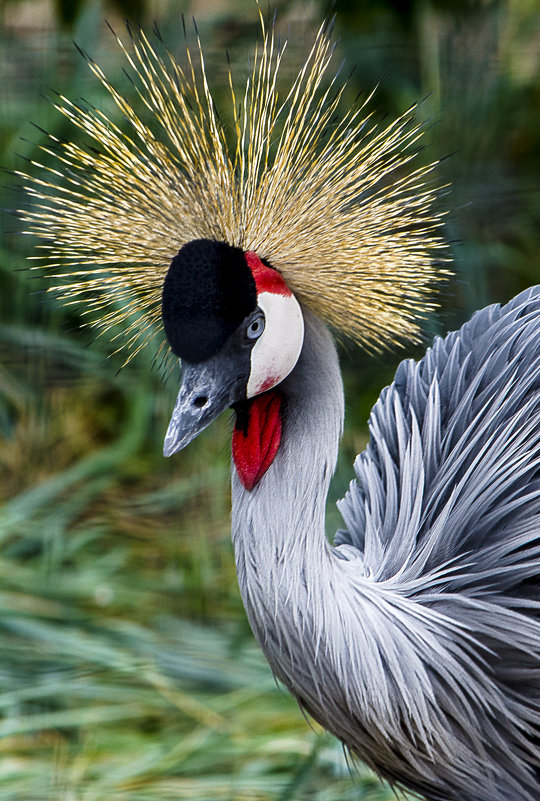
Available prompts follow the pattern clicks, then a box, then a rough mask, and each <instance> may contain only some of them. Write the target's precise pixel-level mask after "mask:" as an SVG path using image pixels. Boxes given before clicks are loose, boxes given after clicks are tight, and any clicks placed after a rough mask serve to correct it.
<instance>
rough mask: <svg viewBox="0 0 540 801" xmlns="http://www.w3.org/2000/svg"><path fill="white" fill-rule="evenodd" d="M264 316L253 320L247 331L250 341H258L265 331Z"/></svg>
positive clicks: (261, 315) (260, 315)
mask: <svg viewBox="0 0 540 801" xmlns="http://www.w3.org/2000/svg"><path fill="white" fill-rule="evenodd" d="M264 325H265V322H264V315H263V314H259V315H258V316H257V317H255V319H253V320H252V321H251V322H250V323H249V325H248V327H247V330H246V334H247V338H248V339H258V338H259V337H260V335H261V334H262V332H263V331H264Z"/></svg>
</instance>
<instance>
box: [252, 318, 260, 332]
mask: <svg viewBox="0 0 540 801" xmlns="http://www.w3.org/2000/svg"><path fill="white" fill-rule="evenodd" d="M259 326H260V322H259V321H258V320H255V321H254V322H253V323H251V326H250V328H251V333H252V334H256V333H257V331H258V330H259Z"/></svg>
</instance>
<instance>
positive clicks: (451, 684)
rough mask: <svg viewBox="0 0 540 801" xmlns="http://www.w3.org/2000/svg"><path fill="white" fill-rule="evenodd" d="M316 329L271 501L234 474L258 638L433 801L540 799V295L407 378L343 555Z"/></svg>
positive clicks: (334, 408) (369, 453)
mask: <svg viewBox="0 0 540 801" xmlns="http://www.w3.org/2000/svg"><path fill="white" fill-rule="evenodd" d="M305 317H306V337H305V344H304V348H303V350H302V354H301V356H300V359H299V361H298V364H297V366H296V368H295V370H294V371H293V372H292V373H291V375H290V376H289V377H288V378H287V379H286V380H285V381H284V382H283V383H282V385H281V388H282V391H283V393H284V396H285V399H286V412H285V419H284V432H283V440H282V445H281V448H280V451H279V453H278V455H277V457H276V459H275V461H274V463H273V464H272V466H271V467H270V468H269V470H268V473H267V474H266V476H265V480H264V481H261V482H260V484H259V485H258V486H257V487H256V488H255V489H254V490H253V491H247V490H245V489H244V487H243V486H242V485H241V483H240V481H239V480H238V477H237V476H236V474H235V471H233V539H234V546H235V552H236V560H237V569H238V578H239V583H240V588H241V592H242V596H243V599H244V603H245V606H246V610H247V614H248V617H249V620H250V623H251V626H252V627H253V630H254V632H255V635H256V636H257V639H258V640H259V642H260V644H261V647H262V648H263V650H264V652H265V654H266V656H267V658H268V660H269V662H270V664H271V666H272V668H273V670H274V672H275V673H276V675H277V676H278V677H279V678H280V679H281V680H282V681H283V682H284V683H285V685H286V686H287V687H288V688H289V690H290V691H291V692H292V693H293V694H294V695H295V696H296V697H297V698H298V699H299V701H300V703H301V704H302V706H303V707H304V708H305V709H306V710H307V711H308V712H309V713H310V714H311V715H313V717H314V718H315V719H317V720H318V721H319V722H320V723H322V724H323V725H324V726H325V727H326V728H328V729H329V730H330V731H332V732H333V733H334V734H335V735H336V736H338V737H339V738H340V739H341V740H342V741H343V742H344V743H345V745H346V746H347V747H348V748H349V749H350V750H351V751H352V752H354V753H356V754H358V755H360V756H361V758H362V759H363V760H365V761H366V762H368V763H369V764H370V765H372V766H373V767H374V768H375V769H376V770H377V771H378V772H379V773H380V774H381V775H383V776H384V777H386V778H387V779H389V780H390V781H391V782H393V783H398V784H401V785H403V786H406V787H409V788H412V789H414V790H417V791H418V792H420V793H422V794H424V795H425V796H426V797H427V798H429V799H433V801H535V799H537V798H538V794H539V789H540V784H539V765H540V750H539V740H538V737H539V733H540V620H539V617H538V614H539V610H538V605H539V601H540V584H539V579H538V576H539V573H540V288H536V289H532V290H529V291H528V292H525V293H523V294H522V295H520V296H519V297H517V298H515V299H514V300H513V301H512V302H511V303H509V304H508V305H506V306H505V307H503V308H500V307H498V306H491V307H488V308H487V309H484V310H482V311H480V312H478V313H477V314H476V315H475V316H474V317H473V318H472V320H471V321H470V322H469V323H467V324H466V325H465V326H463V328H462V329H461V330H459V331H457V332H454V333H451V334H449V335H448V336H447V337H446V338H445V339H437V340H436V341H435V343H434V345H433V347H432V348H431V349H429V350H428V352H427V353H426V355H425V357H424V358H423V359H422V361H420V362H419V363H415V362H413V361H411V360H408V361H404V362H403V363H402V364H401V365H400V367H399V369H398V371H397V374H396V378H395V381H394V383H393V384H392V385H391V386H390V387H387V388H386V389H385V390H384V391H383V393H382V395H381V397H380V399H379V401H378V403H377V404H376V406H375V407H374V409H373V412H372V415H371V419H370V432H371V440H370V443H369V445H368V447H367V449H366V451H365V452H364V453H362V454H361V455H360V456H359V457H358V459H357V461H356V465H355V469H356V474H357V480H356V481H355V482H353V484H352V485H351V488H350V491H349V492H348V494H347V496H346V497H345V498H344V499H343V501H341V503H340V510H341V512H342V514H343V517H344V520H345V523H346V526H347V530H345V531H340V532H338V534H337V536H336V539H335V542H334V546H333V547H332V546H331V545H330V544H329V543H328V542H327V540H326V537H325V533H324V509H325V502H326V496H327V491H328V484H329V481H330V477H331V475H332V473H333V470H334V466H335V461H336V457H337V450H338V442H339V437H340V432H341V427H342V421H343V396H342V388H341V378H340V374H339V367H338V361H337V356H336V352H335V348H334V345H333V343H332V340H331V338H330V336H329V334H328V333H327V332H326V329H325V327H324V325H323V324H322V323H321V322H320V321H319V320H318V319H317V318H316V317H315V316H314V315H310V314H308V313H305Z"/></svg>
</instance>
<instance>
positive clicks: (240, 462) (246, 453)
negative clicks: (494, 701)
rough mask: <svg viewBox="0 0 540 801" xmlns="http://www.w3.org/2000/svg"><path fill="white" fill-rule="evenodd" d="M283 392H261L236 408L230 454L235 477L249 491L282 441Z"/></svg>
mask: <svg viewBox="0 0 540 801" xmlns="http://www.w3.org/2000/svg"><path fill="white" fill-rule="evenodd" d="M282 401H283V398H282V395H281V392H280V391H279V390H278V389H272V390H270V391H269V392H263V393H262V394H261V395H257V396H256V397H255V398H252V399H251V400H248V401H245V402H244V403H242V404H238V405H237V406H236V407H235V411H236V422H235V426H234V432H233V438H232V453H233V460H234V464H235V467H236V472H237V473H238V477H239V479H240V481H241V482H242V484H243V485H244V487H245V488H246V489H247V490H252V489H253V488H254V487H255V486H256V485H257V484H258V483H259V481H260V480H261V478H262V477H263V476H264V474H265V473H266V471H267V470H268V468H269V467H270V465H271V464H272V462H273V461H274V459H275V457H276V454H277V452H278V449H279V444H280V442H281V429H282V419H281V412H282Z"/></svg>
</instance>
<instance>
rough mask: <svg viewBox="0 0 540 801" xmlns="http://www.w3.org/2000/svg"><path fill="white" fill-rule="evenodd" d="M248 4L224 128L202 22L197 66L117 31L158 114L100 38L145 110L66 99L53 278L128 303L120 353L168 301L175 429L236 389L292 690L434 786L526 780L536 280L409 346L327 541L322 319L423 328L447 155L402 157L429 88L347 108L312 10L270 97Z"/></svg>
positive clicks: (490, 799)
mask: <svg viewBox="0 0 540 801" xmlns="http://www.w3.org/2000/svg"><path fill="white" fill-rule="evenodd" d="M261 25H262V44H261V45H260V47H258V48H257V49H256V50H255V54H254V57H253V61H252V68H251V72H250V74H249V76H248V80H247V82H246V88H245V92H244V97H243V101H242V102H241V103H237V99H236V95H235V90H234V88H233V80H232V77H231V100H232V104H231V120H232V123H231V124H232V130H231V131H226V130H225V128H224V123H223V120H222V119H221V118H220V117H219V116H218V115H217V112H216V110H215V105H214V102H213V99H212V95H211V93H210V89H209V86H208V82H207V76H206V73H205V68H204V60H203V57H202V51H201V50H200V44H199V45H198V48H199V52H200V59H199V67H198V68H197V67H196V66H195V59H194V58H193V57H192V54H191V52H190V50H189V48H188V49H187V52H186V58H187V66H184V67H181V66H180V65H179V64H178V63H177V62H176V61H175V60H174V59H173V58H172V56H170V54H168V53H167V54H166V55H165V56H162V55H160V54H159V53H158V52H157V50H155V49H154V48H153V47H152V46H151V45H150V43H149V40H148V39H147V38H146V37H145V35H144V34H143V33H142V32H138V33H136V34H133V33H132V34H131V35H132V50H129V49H128V48H127V47H126V46H124V45H123V44H122V43H121V42H120V46H121V47H122V50H123V51H124V53H125V55H126V58H127V59H128V62H129V67H130V70H131V73H132V75H133V80H134V84H135V86H136V87H138V88H137V92H138V97H139V100H141V101H142V106H143V108H144V109H145V111H146V112H147V114H148V115H149V117H150V123H148V122H146V121H144V120H143V119H141V117H140V116H139V114H138V113H137V112H136V111H135V110H134V107H133V106H132V105H130V103H129V102H128V100H127V99H126V97H125V96H124V95H123V94H122V92H120V91H118V90H117V89H115V88H114V86H113V85H112V84H111V83H110V81H109V80H108V79H107V78H106V77H105V75H104V74H103V73H102V71H101V70H100V68H99V67H98V66H97V65H95V64H94V62H92V61H91V60H90V66H91V69H92V70H93V72H94V74H95V75H96V76H97V77H98V78H99V80H100V81H101V82H102V84H103V86H104V87H105V88H106V90H107V91H108V92H109V94H110V96H111V98H112V100H113V102H114V104H115V106H116V107H117V109H118V110H119V111H120V112H121V114H122V116H123V118H124V119H125V120H126V121H127V125H128V126H130V131H129V132H128V133H126V132H125V131H124V129H122V128H121V127H119V124H118V123H116V122H115V121H114V120H112V119H110V118H109V117H107V115H106V114H105V113H104V112H101V111H100V110H98V109H95V108H92V107H88V108H86V107H84V106H78V105H75V104H74V103H72V102H71V101H69V100H67V99H66V98H62V97H61V98H60V99H59V101H58V103H57V108H58V109H59V110H60V111H61V113H62V114H64V116H65V117H67V118H68V119H69V120H70V121H71V122H72V123H74V125H75V126H77V127H78V128H79V129H81V130H83V131H84V132H85V133H86V134H87V135H88V136H89V137H90V139H91V142H90V146H89V147H88V148H87V149H85V148H84V147H83V146H81V145H78V144H72V143H70V142H68V141H59V140H58V139H57V138H56V137H54V136H51V140H52V141H51V143H50V144H49V146H48V147H47V146H45V147H44V148H43V149H44V150H46V152H47V153H48V154H49V155H50V156H53V157H56V158H57V159H58V161H57V165H56V166H57V169H55V168H53V167H49V168H47V167H43V166H42V165H39V164H38V163H37V162H36V163H35V168H36V170H39V169H40V170H41V172H40V173H39V175H38V177H35V176H24V178H25V181H26V186H27V190H28V193H29V196H30V199H31V201H32V203H33V205H32V206H31V207H30V209H29V210H24V211H23V217H24V219H25V220H26V221H27V224H28V229H27V231H26V232H27V233H33V234H37V235H39V236H40V237H41V238H42V245H41V247H42V248H43V250H42V251H41V252H42V254H43V256H42V258H44V259H45V264H46V265H48V268H49V272H52V276H53V279H54V282H55V283H54V286H53V287H52V289H53V290H54V291H56V292H58V293H59V294H60V296H61V297H63V298H64V299H66V300H67V301H68V302H69V303H72V302H73V300H74V299H81V298H82V299H83V300H84V301H85V308H84V313H88V312H90V313H91V314H92V313H93V314H94V315H95V319H94V321H93V322H94V323H95V324H96V325H97V326H98V328H99V329H100V330H101V332H102V333H105V332H110V331H111V329H114V330H115V331H117V327H118V326H121V325H124V326H125V329H126V333H125V339H124V342H123V345H122V346H123V347H125V348H127V350H128V352H129V355H128V357H127V359H126V361H129V359H130V358H131V357H132V356H133V355H134V354H135V353H137V351H138V350H139V349H140V348H141V347H142V346H143V345H144V344H146V343H147V342H148V340H149V338H151V336H152V332H153V330H154V328H155V327H156V326H158V325H159V326H161V324H162V326H163V329H164V332H165V335H166V338H167V343H168V346H165V345H164V344H163V343H162V345H161V348H160V350H158V353H163V352H164V348H165V347H169V348H170V350H171V351H172V353H173V354H174V356H176V357H177V358H178V359H180V360H181V361H182V378H181V385H180V389H179V393H178V398H177V401H176V404H175V407H174V410H173V414H172V418H171V422H170V425H169V428H168V431H167V434H166V437H165V444H164V453H165V455H167V456H170V455H172V454H173V453H175V452H176V451H178V450H180V449H181V448H183V447H185V446H186V445H187V444H188V443H189V442H190V441H191V440H192V439H193V438H194V437H195V436H197V434H198V433H199V432H200V431H202V430H203V429H204V428H206V426H208V425H209V424H210V423H211V422H212V420H214V419H215V417H217V415H218V414H220V413H221V412H222V411H224V410H225V409H227V408H229V407H231V408H233V409H234V411H235V414H236V422H235V427H234V432H233V441H232V452H233V471H232V528H233V531H232V534H233V542H234V550H235V558H236V565H237V572H238V580H239V585H240V591H241V593H242V597H243V601H244V605H245V608H246V613H247V616H248V618H249V621H250V624H251V626H252V629H253V632H254V634H255V636H256V637H257V639H258V641H259V643H260V645H261V647H262V649H263V651H264V652H265V654H266V656H267V658H268V661H269V662H270V665H271V667H272V669H273V671H274V673H275V674H276V675H277V676H278V677H279V678H280V679H281V680H282V681H283V683H284V684H285V685H286V686H287V687H288V689H289V690H290V691H291V692H292V693H293V695H295V696H296V698H297V699H298V700H299V702H300V704H301V705H302V707H303V708H304V709H305V710H306V711H307V712H308V713H309V714H310V715H312V716H313V717H314V718H315V719H316V720H317V721H319V722H320V723H321V724H322V725H323V726H325V727H326V728H327V729H329V730H330V731H331V732H333V734H335V735H336V736H337V737H338V738H339V739H340V740H341V741H342V742H343V743H344V744H345V746H346V747H347V748H348V749H349V750H350V751H351V752H352V753H354V754H356V755H358V756H359V757H360V758H362V759H364V760H365V761H366V762H367V763H368V764H369V765H371V766H372V767H373V768H374V769H375V770H376V771H377V772H378V773H379V774H380V775H381V776H383V777H385V778H386V779H388V780H389V781H390V782H391V783H392V784H393V785H395V786H397V787H406V788H410V789H412V790H415V791H417V792H419V793H421V794H423V795H424V796H425V797H426V798H427V799H430V801H536V800H537V798H538V795H539V792H538V791H539V788H540V783H539V769H540V753H539V748H538V743H539V739H540V738H539V734H540V622H539V620H538V604H539V602H540V589H539V572H540V571H539V567H540V467H539V464H540V350H539V348H540V289H539V288H536V289H532V290H530V291H529V292H528V293H524V294H523V295H521V296H519V297H518V298H516V299H515V300H514V301H512V302H511V303H509V304H507V306H505V307H502V308H499V307H496V306H493V307H489V308H487V309H484V310H483V311H481V312H479V313H477V315H475V317H474V318H473V319H472V320H471V321H470V322H469V323H467V324H466V325H465V326H464V327H463V328H462V329H460V331H458V332H454V333H452V334H449V335H448V336H447V337H446V338H445V339H437V340H436V341H435V343H434V345H433V347H432V348H431V349H429V350H428V352H427V354H426V356H425V357H424V358H423V359H422V360H421V361H420V362H419V363H418V364H415V363H414V362H411V361H405V362H403V363H402V364H401V365H400V367H399V369H398V371H397V374H396V378H395V381H394V383H393V384H392V385H391V386H390V387H388V388H386V389H385V390H383V393H382V394H381V397H380V399H379V401H378V403H377V404H376V406H375V408H374V410H373V412H372V416H371V421H370V432H371V440H370V443H369V445H368V447H367V449H366V450H365V452H364V453H363V454H361V455H360V456H359V457H358V459H357V461H356V465H355V469H356V475H357V478H356V481H355V482H353V484H352V485H351V488H350V490H349V493H348V494H347V496H346V498H345V499H344V500H343V501H342V502H341V504H340V509H341V512H342V514H343V518H344V521H345V524H346V529H344V530H343V531H340V532H338V533H337V535H336V538H335V541H334V543H333V545H331V544H330V543H329V542H328V540H327V538H326V534H325V504H326V499H327V494H328V486H329V483H330V480H331V477H332V474H333V472H334V469H335V465H336V460H337V454H338V448H339V440H340V436H341V432H342V427H343V415H344V401H343V387H342V381H341V375H340V370H339V364H338V358H337V355H336V349H335V345H334V342H333V338H332V336H331V335H330V333H329V331H328V329H327V327H326V325H327V324H330V325H331V326H332V327H333V329H335V330H336V331H337V332H338V333H339V334H341V335H345V336H350V337H352V338H353V339H354V340H355V341H357V342H359V343H360V344H364V345H367V346H369V347H371V348H379V349H380V348H382V347H383V346H384V345H385V344H386V345H387V344H389V343H396V342H399V341H400V340H401V339H402V338H403V337H407V338H409V339H410V338H412V339H414V338H415V336H416V337H417V335H418V331H419V324H418V318H419V317H421V316H422V314H425V313H426V312H429V311H430V310H431V309H432V308H433V306H434V304H433V302H432V300H431V296H432V290H433V285H434V284H436V283H437V282H438V281H440V280H441V278H442V277H443V276H444V274H445V270H444V269H443V268H442V267H441V264H440V260H439V258H438V252H439V249H440V248H441V247H442V246H443V241H442V238H441V236H440V232H439V231H440V227H441V222H442V215H441V213H440V212H438V211H437V210H436V208H435V205H434V204H435V200H436V198H437V190H436V188H435V189H434V188H433V187H432V186H431V185H430V180H431V179H430V176H431V172H432V170H433V168H434V166H435V165H434V164H431V165H427V166H424V167H416V168H414V167H412V168H411V166H410V162H411V160H412V159H413V158H414V155H415V154H414V152H413V150H414V145H415V143H416V142H417V141H418V139H419V138H420V136H421V135H422V126H421V125H419V124H417V123H416V122H415V121H414V117H413V114H414V110H413V111H411V112H409V113H406V114H405V115H404V116H403V117H402V118H401V119H399V120H397V121H396V122H394V123H391V124H390V125H387V126H386V127H385V128H384V129H383V130H382V131H378V130H377V129H375V128H373V127H371V128H370V126H371V123H368V118H362V116H361V115H360V112H361V110H362V108H363V106H362V107H360V108H359V109H352V110H350V111H349V112H348V113H346V114H345V116H344V117H343V118H342V119H341V120H339V121H336V113H337V111H338V107H339V101H340V97H341V94H342V91H343V88H341V89H339V90H336V89H335V86H336V83H335V82H336V76H334V77H333V78H332V77H331V78H330V80H329V81H327V78H328V76H327V72H328V68H329V64H330V62H331V56H332V45H331V42H330V39H329V36H328V31H327V28H326V26H324V25H323V26H321V28H320V30H319V31H318V33H317V35H316V38H315V42H314V45H313V47H312V49H311V51H310V53H309V54H308V57H307V59H306V62H305V64H304V65H303V66H302V67H301V69H300V71H299V73H298V76H297V78H296V79H295V80H294V81H293V82H292V85H291V87H290V89H289V90H288V92H286V93H285V95H284V97H280V96H279V93H278V88H277V87H278V72H279V67H280V64H281V61H282V58H283V55H284V49H285V48H284V46H280V47H278V45H277V44H276V40H275V36H274V30H273V28H270V29H268V28H267V27H266V26H265V23H264V21H263V20H262V18H261ZM325 81H327V82H326V83H325ZM239 108H240V111H238V109H239ZM229 140H230V141H232V143H233V144H232V151H231V150H229V145H228V142H229ZM411 148H412V150H411ZM66 273H67V274H68V277H66ZM134 310H136V311H137V312H138V314H137V315H135V316H134V315H132V312H133V311H134ZM141 312H142V313H143V315H142V316H143V320H144V322H143V324H142V326H139V328H137V321H140V319H141ZM117 335H118V334H117V333H115V334H114V337H113V339H115V338H116V336H117Z"/></svg>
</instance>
